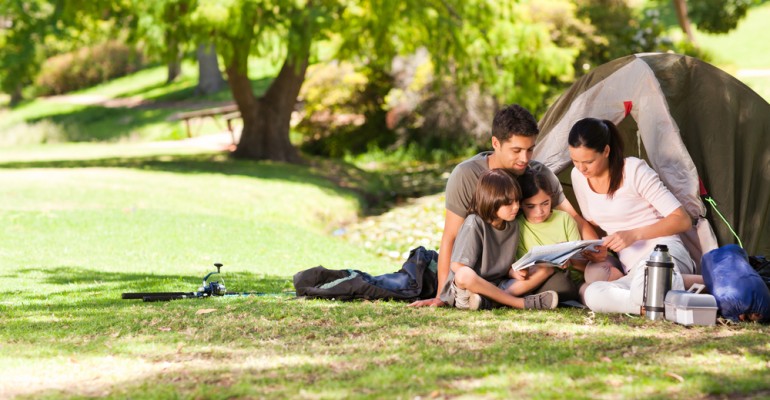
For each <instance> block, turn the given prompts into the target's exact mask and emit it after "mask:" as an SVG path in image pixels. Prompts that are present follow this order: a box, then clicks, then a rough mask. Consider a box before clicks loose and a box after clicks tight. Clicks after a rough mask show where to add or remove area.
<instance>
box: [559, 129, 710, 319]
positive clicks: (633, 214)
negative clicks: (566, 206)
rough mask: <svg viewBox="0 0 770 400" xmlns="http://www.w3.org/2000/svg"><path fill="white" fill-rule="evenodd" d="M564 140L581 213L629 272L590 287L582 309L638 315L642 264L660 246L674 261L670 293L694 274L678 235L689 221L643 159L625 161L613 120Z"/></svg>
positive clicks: (642, 287)
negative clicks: (600, 230)
mask: <svg viewBox="0 0 770 400" xmlns="http://www.w3.org/2000/svg"><path fill="white" fill-rule="evenodd" d="M568 141H569V153H570V157H571V158H572V162H573V164H574V165H575V168H573V169H572V185H573V189H574V190H575V196H576V197H577V200H578V204H579V205H580V210H581V211H582V213H583V216H584V217H585V219H586V220H588V221H589V222H591V223H592V224H594V225H598V226H599V227H600V228H601V229H603V230H604V231H605V232H606V233H607V234H608V235H607V236H606V237H605V238H604V244H605V245H606V246H607V247H608V248H609V249H611V250H614V251H615V252H616V253H618V255H619V257H620V262H621V263H622V266H623V269H624V270H625V271H626V272H627V273H628V274H627V275H626V276H625V277H623V278H620V279H618V280H616V281H612V282H594V283H592V284H590V285H589V286H588V287H587V288H586V290H585V293H584V300H585V303H586V305H587V306H588V307H589V308H590V309H591V310H594V311H598V312H619V313H633V314H639V313H640V311H641V310H640V306H641V305H642V298H643V290H644V269H645V262H646V260H647V259H648V258H649V255H650V253H651V252H652V251H653V249H654V247H655V245H656V244H658V243H660V244H666V245H668V249H669V253H670V254H671V256H672V258H673V259H674V264H675V268H674V269H675V272H674V284H673V286H674V289H683V288H684V282H683V279H682V276H681V274H693V273H694V272H695V268H696V267H695V262H693V260H692V259H691V258H690V255H689V253H688V252H687V250H686V248H685V247H684V244H683V243H682V241H681V239H680V238H679V236H678V234H679V233H682V232H684V231H686V230H688V229H689V228H690V227H691V226H692V222H691V220H690V217H689V216H688V215H687V212H685V210H684V208H683V207H682V205H681V204H680V203H679V201H678V200H677V199H676V197H674V195H673V194H671V192H670V191H669V190H668V189H667V188H666V187H665V186H664V185H663V182H661V181H660V179H659V178H658V174H657V173H656V172H655V171H654V170H653V169H652V168H650V167H649V166H647V163H646V162H644V160H640V159H638V158H635V157H627V158H624V157H623V141H622V139H621V137H620V133H619V132H618V129H617V128H616V127H615V125H614V124H613V123H612V122H610V121H607V120H599V119H595V118H585V119H583V120H580V121H578V122H577V123H576V124H575V125H574V126H573V127H572V129H571V130H570V133H569V139H568ZM691 278H694V279H695V280H697V278H696V277H692V276H691Z"/></svg>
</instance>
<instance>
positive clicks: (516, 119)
mask: <svg viewBox="0 0 770 400" xmlns="http://www.w3.org/2000/svg"><path fill="white" fill-rule="evenodd" d="M539 132H540V130H539V129H538V128H537V121H536V120H535V117H533V116H532V114H531V113H530V112H529V111H527V109H526V108H524V107H522V106H520V105H518V104H511V105H507V106H505V107H503V109H502V110H500V111H498V112H497V113H495V118H494V119H493V120H492V136H494V137H496V138H497V140H499V141H501V142H504V141H506V140H508V139H509V138H510V137H511V136H513V135H516V136H537V134H538V133H539Z"/></svg>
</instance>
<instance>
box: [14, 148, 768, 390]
mask: <svg viewBox="0 0 770 400" xmlns="http://www.w3.org/2000/svg"><path fill="white" fill-rule="evenodd" d="M92 146H95V147H93V148H90V149H89V145H79V146H77V147H73V148H72V149H71V157H70V158H72V160H66V157H64V156H65V155H66V146H63V147H62V148H60V149H59V150H58V151H57V152H54V153H45V152H43V153H41V154H37V153H35V152H33V151H31V150H28V152H27V153H26V154H27V156H26V158H29V160H28V161H20V160H19V158H24V157H21V156H18V155H17V156H16V157H15V158H14V157H11V156H10V153H0V223H2V225H3V229H2V230H0V243H2V246H0V260H2V263H1V264H0V278H2V280H0V313H1V314H2V315H3V322H2V324H0V398H12V397H17V398H35V399H39V398H56V399H59V398H88V397H100V398H101V397H104V398H116V399H118V398H119V399H123V398H148V399H155V398H164V399H165V398H214V399H217V398H306V399H318V398H322V399H323V398H351V397H352V398H417V397H420V398H450V397H451V398H453V397H458V396H460V397H472V398H479V397H481V398H515V397H526V398H626V397H630V398H648V397H652V398H703V397H709V396H712V397H715V398H719V397H734V396H748V397H752V396H757V397H762V396H768V395H770V381H768V380H767V376H768V371H770V344H769V342H768V340H767V337H768V334H770V328H768V327H767V326H762V325H756V324H742V325H733V326H717V327H694V328H686V327H682V326H678V325H674V324H671V323H661V322H658V323H652V322H649V321H647V320H645V319H641V318H633V317H627V316H623V315H614V316H605V315H594V314H592V313H590V312H587V311H585V310H578V309H560V310H558V311H554V312H530V311H514V310H495V311H493V312H461V311H457V310H454V309H410V308H407V307H406V306H405V304H403V303H398V302H381V301H378V302H352V303H344V302H334V301H308V300H304V301H303V300H296V299H294V298H293V297H291V296H290V295H287V294H284V292H285V291H287V290H292V289H293V287H292V285H291V276H292V275H293V274H294V273H295V272H297V271H299V270H301V269H305V268H310V267H313V266H315V265H319V264H322V265H325V266H327V267H329V268H336V269H343V268H356V269H362V270H365V271H368V272H371V273H375V274H378V273H384V272H392V271H394V270H396V269H398V268H399V266H400V263H399V262H396V261H393V260H392V259H389V258H386V257H380V256H377V255H376V252H375V251H372V250H371V249H367V247H366V246H365V245H363V244H362V243H361V242H359V241H356V240H349V241H348V240H345V239H344V235H343V238H340V237H335V236H333V235H330V232H331V231H333V230H335V229H336V228H338V227H340V226H342V224H344V223H345V222H346V221H347V220H350V219H352V218H354V217H355V215H356V214H357V212H359V209H360V206H361V205H360V201H359V198H358V197H357V196H356V195H354V194H353V193H352V192H350V191H347V190H343V189H340V188H338V187H337V186H335V185H333V184H331V183H330V182H329V181H328V180H326V179H325V178H323V177H322V176H321V175H319V173H318V172H314V171H316V170H317V168H308V167H299V166H287V165H281V164H273V163H262V162H250V161H233V160H229V159H227V158H225V157H223V156H221V155H219V154H217V153H205V152H204V153H198V154H187V153H181V154H168V155H161V154H157V153H156V152H152V151H149V152H148V153H147V154H141V151H140V150H138V149H135V150H134V153H135V154H132V155H130V156H118V155H115V154H113V153H111V152H109V151H107V150H106V149H105V148H101V147H98V146H97V145H92ZM102 146H104V145H102ZM100 154H101V155H102V156H100ZM410 207H416V208H420V207H432V206H431V205H425V204H422V203H419V202H418V203H416V204H414V205H412V206H410ZM399 215H400V216H396V218H401V219H408V218H409V214H408V213H406V214H399ZM384 216H385V215H383V217H384ZM430 223H433V222H432V221H428V220H426V224H430ZM358 229H359V230H360V229H361V228H360V227H359V228H358ZM364 229H365V228H364ZM421 229H422V230H425V229H428V228H427V227H425V226H421V225H420V224H404V225H403V226H402V228H401V230H400V233H401V235H402V236H403V237H409V236H417V234H416V232H417V231H419V230H421ZM430 229H432V228H430ZM214 262H222V263H224V264H225V267H224V268H223V270H222V272H223V276H224V279H225V282H226V285H227V287H228V289H229V290H231V291H246V290H253V291H262V292H268V293H274V294H273V295H268V296H260V297H245V298H213V299H206V300H180V301H175V302H171V303H141V302H138V301H128V300H120V294H121V293H122V292H128V291H170V290H173V291H176V290H181V291H193V290H196V289H197V287H198V285H200V280H201V278H202V276H203V275H204V274H205V273H207V272H209V271H211V270H213V267H212V264H213V263H214Z"/></svg>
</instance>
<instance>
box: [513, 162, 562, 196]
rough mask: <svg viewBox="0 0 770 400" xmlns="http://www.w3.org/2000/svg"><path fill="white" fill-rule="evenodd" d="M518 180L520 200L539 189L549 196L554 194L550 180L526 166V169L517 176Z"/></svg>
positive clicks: (534, 193)
mask: <svg viewBox="0 0 770 400" xmlns="http://www.w3.org/2000/svg"><path fill="white" fill-rule="evenodd" d="M518 181H519V186H521V199H522V200H525V199H528V198H530V197H532V196H534V195H536V194H537V193H538V192H539V191H541V190H542V191H543V192H545V193H546V194H547V195H548V196H549V197H553V195H554V190H553V188H552V187H551V182H550V181H549V180H548V178H547V177H546V176H545V175H543V174H541V173H538V172H536V171H534V170H533V169H531V168H527V170H526V171H524V173H523V174H522V175H520V176H519V178H518Z"/></svg>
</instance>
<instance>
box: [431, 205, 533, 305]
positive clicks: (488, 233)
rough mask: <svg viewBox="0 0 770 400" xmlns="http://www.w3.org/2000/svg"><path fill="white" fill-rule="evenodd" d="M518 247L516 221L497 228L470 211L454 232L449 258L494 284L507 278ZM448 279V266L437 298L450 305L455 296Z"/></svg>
mask: <svg viewBox="0 0 770 400" xmlns="http://www.w3.org/2000/svg"><path fill="white" fill-rule="evenodd" d="M518 247H519V224H517V223H516V221H511V222H508V223H506V226H505V229H503V230H499V229H495V228H494V227H492V225H490V224H487V223H486V222H484V221H483V220H482V219H481V217H479V216H478V215H476V214H471V215H468V216H467V217H466V218H465V221H464V222H463V225H462V226H461V227H460V231H459V232H458V233H457V238H456V239H455V244H454V246H453V248H452V258H451V261H452V262H457V263H460V264H463V265H467V266H468V267H470V268H472V269H473V270H474V271H476V273H477V274H478V275H479V276H480V277H482V278H484V279H485V280H487V281H489V282H492V283H493V284H495V285H498V284H500V283H501V282H503V281H505V280H506V279H508V271H509V270H510V269H511V264H513V261H514V260H515V259H516V249H518ZM452 281H454V272H452V271H451V270H450V271H449V276H447V280H446V282H444V287H443V288H442V290H441V295H440V298H441V301H444V302H446V303H448V304H450V305H454V297H455V296H454V293H453V291H452V290H451V283H452Z"/></svg>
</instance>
